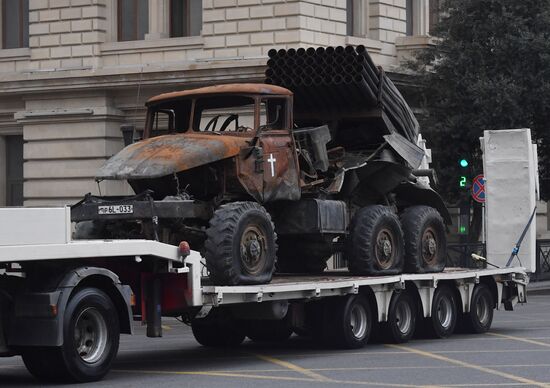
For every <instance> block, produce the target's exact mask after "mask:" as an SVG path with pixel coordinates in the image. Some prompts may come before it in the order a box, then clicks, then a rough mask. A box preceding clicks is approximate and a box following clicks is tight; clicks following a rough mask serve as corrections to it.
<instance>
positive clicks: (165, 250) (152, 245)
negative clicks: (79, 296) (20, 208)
mask: <svg viewBox="0 0 550 388" xmlns="http://www.w3.org/2000/svg"><path fill="white" fill-rule="evenodd" d="M120 256H155V257H160V258H163V259H167V260H172V261H181V260H182V259H181V255H180V252H179V249H178V247H176V246H174V245H169V244H164V243H161V242H158V241H152V240H78V241H71V242H69V243H64V244H42V245H40V244H36V245H15V246H0V262H23V261H37V260H61V259H78V258H95V257H97V258H109V257H112V258H116V257H120Z"/></svg>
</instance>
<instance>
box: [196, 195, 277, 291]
mask: <svg viewBox="0 0 550 388" xmlns="http://www.w3.org/2000/svg"><path fill="white" fill-rule="evenodd" d="M206 236H207V238H206V242H205V245H204V246H205V251H206V252H205V259H206V266H207V268H208V270H209V271H210V277H211V278H212V280H213V281H214V282H215V283H216V284H218V285H238V284H262V283H269V282H270V281H271V278H272V276H273V271H274V270H275V261H276V257H277V235H276V234H275V227H274V226H273V223H272V222H271V217H270V216H269V213H268V212H267V211H266V210H265V209H264V208H263V206H261V205H259V204H257V203H255V202H232V203H228V204H226V205H222V206H220V207H219V208H218V209H217V210H216V211H215V212H214V216H213V217H212V219H211V220H210V227H209V228H208V230H207V231H206Z"/></svg>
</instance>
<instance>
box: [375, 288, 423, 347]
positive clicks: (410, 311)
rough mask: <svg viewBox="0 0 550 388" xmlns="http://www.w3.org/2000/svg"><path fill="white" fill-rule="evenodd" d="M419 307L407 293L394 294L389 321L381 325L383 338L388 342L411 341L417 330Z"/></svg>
mask: <svg viewBox="0 0 550 388" xmlns="http://www.w3.org/2000/svg"><path fill="white" fill-rule="evenodd" d="M417 314H418V313H417V306H416V303H415V301H414V299H413V297H412V296H411V295H410V294H409V293H407V292H400V293H394V294H393V296H392V298H391V302H390V307H389V311H388V321H387V322H384V323H382V324H381V331H382V336H383V338H384V339H385V340H386V341H387V342H392V343H404V342H407V341H409V340H410V339H411V338H412V336H413V334H414V332H415V328H416V317H417Z"/></svg>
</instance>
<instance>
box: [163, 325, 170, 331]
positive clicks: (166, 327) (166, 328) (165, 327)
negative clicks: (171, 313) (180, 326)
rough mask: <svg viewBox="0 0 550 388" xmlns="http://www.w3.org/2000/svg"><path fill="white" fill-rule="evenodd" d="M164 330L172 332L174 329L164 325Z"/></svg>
mask: <svg viewBox="0 0 550 388" xmlns="http://www.w3.org/2000/svg"><path fill="white" fill-rule="evenodd" d="M162 329H163V330H172V328H171V327H170V326H168V325H162Z"/></svg>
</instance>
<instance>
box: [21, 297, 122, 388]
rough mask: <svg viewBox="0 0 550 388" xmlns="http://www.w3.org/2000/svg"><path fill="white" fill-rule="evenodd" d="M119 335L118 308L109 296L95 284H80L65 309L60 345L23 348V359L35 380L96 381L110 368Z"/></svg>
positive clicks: (116, 349)
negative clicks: (91, 286) (79, 288)
mask: <svg viewBox="0 0 550 388" xmlns="http://www.w3.org/2000/svg"><path fill="white" fill-rule="evenodd" d="M119 338H120V326H119V321H118V312H117V311H116V309H115V306H114V304H113V302H112V301H111V299H110V298H109V297H108V296H107V294H105V293H104V292H103V291H101V290H99V289H97V288H83V289H81V290H79V291H78V292H77V293H76V294H75V295H74V296H72V297H71V299H70V301H69V303H68V305H67V308H66V310H65V315H64V323H63V345H62V346H61V347H36V348H35V347H28V348H25V349H23V350H22V357H23V362H24V363H25V366H26V367H27V369H28V370H29V372H30V373H31V374H32V375H33V376H35V377H36V378H38V379H39V380H45V381H52V380H68V381H76V382H91V381H98V380H100V379H102V378H103V377H104V376H105V375H106V374H107V373H108V372H109V369H110V368H111V364H112V362H113V360H114V358H115V356H116V354H117V352H118V344H119Z"/></svg>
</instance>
